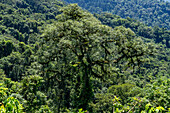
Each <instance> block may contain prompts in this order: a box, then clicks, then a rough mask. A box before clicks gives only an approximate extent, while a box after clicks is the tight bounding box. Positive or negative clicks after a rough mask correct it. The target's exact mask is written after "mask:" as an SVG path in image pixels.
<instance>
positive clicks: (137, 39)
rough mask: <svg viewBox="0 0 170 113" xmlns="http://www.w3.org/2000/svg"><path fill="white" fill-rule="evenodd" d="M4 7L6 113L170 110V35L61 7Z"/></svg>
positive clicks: (0, 105)
mask: <svg viewBox="0 0 170 113" xmlns="http://www.w3.org/2000/svg"><path fill="white" fill-rule="evenodd" d="M0 8H1V10H0V23H1V24H0V111H1V112H2V113H6V112H19V113H22V112H28V113H30V112H33V113H44V112H46V113H51V112H54V113H60V112H61V113H64V112H79V113H83V112H84V111H85V110H88V111H89V112H90V113H91V112H92V113H102V112H113V110H114V112H116V113H118V112H129V113H130V112H131V113H132V112H133V113H140V112H143V113H147V112H153V113H154V112H163V113H165V112H168V110H170V108H169V106H170V103H169V101H170V97H169V95H170V88H169V86H170V79H169V74H170V49H169V37H170V36H169V35H170V32H169V31H167V30H165V29H163V28H159V27H154V28H152V27H148V26H146V25H144V24H142V23H140V22H138V21H135V20H133V19H131V18H127V19H122V18H120V17H119V16H115V15H112V14H107V13H104V14H101V15H98V14H96V15H92V14H90V13H89V12H86V11H83V10H82V9H81V8H80V7H78V6H77V5H76V4H72V5H68V6H65V5H64V4H63V3H62V2H59V1H56V0H48V1H47V0H40V1H36V0H12V1H11V0H1V1H0ZM82 109H83V110H82Z"/></svg>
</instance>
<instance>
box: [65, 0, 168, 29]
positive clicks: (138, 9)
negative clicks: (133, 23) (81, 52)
mask: <svg viewBox="0 0 170 113" xmlns="http://www.w3.org/2000/svg"><path fill="white" fill-rule="evenodd" d="M65 1H66V2H68V3H78V5H79V6H81V7H83V8H84V9H86V10H88V11H90V12H92V13H102V12H109V13H112V14H116V15H119V16H120V17H122V18H127V17H130V18H134V19H137V20H139V21H140V22H143V23H145V24H147V25H148V26H152V27H154V26H159V27H161V28H167V29H170V24H169V22H170V18H169V17H170V3H169V2H164V1H163V0H162V1H158V0H65Z"/></svg>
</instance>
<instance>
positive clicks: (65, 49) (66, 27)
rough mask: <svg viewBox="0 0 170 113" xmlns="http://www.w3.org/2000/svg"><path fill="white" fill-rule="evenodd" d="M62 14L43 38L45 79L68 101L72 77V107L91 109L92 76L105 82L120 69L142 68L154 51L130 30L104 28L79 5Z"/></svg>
mask: <svg viewBox="0 0 170 113" xmlns="http://www.w3.org/2000/svg"><path fill="white" fill-rule="evenodd" d="M61 11H62V13H61V14H60V15H58V16H57V17H56V18H57V20H58V22H56V23H54V24H51V25H49V26H48V27H47V29H46V30H45V31H44V34H43V35H42V38H43V46H42V50H43V51H40V52H39V53H40V61H39V62H40V64H42V65H43V66H45V67H46V68H45V69H44V70H43V76H45V77H46V78H48V84H51V86H52V87H54V86H56V87H57V88H58V91H61V92H60V93H63V95H60V96H61V97H60V98H65V96H64V95H66V94H65V93H64V91H63V90H61V87H62V88H63V87H64V85H66V83H65V80H66V78H67V77H69V78H70V79H72V82H74V84H75V86H73V87H74V88H73V90H72V91H71V92H70V93H72V92H74V94H75V95H74V97H73V98H74V99H75V98H76V99H75V100H76V101H75V102H73V101H72V102H73V104H72V105H73V106H74V107H78V108H84V109H87V108H88V103H89V102H90V100H91V98H92V96H93V91H92V83H91V80H90V79H91V77H94V78H102V79H104V78H105V77H107V76H111V75H112V74H113V73H118V72H119V71H120V70H117V67H119V69H121V68H122V69H121V71H123V70H127V69H128V68H129V67H135V66H139V64H140V63H141V62H142V61H143V56H145V55H147V54H150V53H152V52H153V49H154V48H153V47H152V46H151V45H149V44H144V43H143V41H142V39H140V38H139V37H137V36H135V33H134V32H133V31H131V30H130V29H126V28H124V27H117V28H115V29H112V28H111V27H108V26H106V25H102V24H101V22H100V21H99V20H97V19H96V18H95V17H93V16H92V15H91V14H90V13H88V12H84V11H83V10H82V9H81V8H79V7H78V6H77V5H76V4H72V5H69V6H67V7H65V8H63V9H62V10H61ZM52 78H53V79H52ZM54 79H55V80H57V83H56V82H54V81H55V80H54ZM50 80H52V81H53V82H52V81H50Z"/></svg>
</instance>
